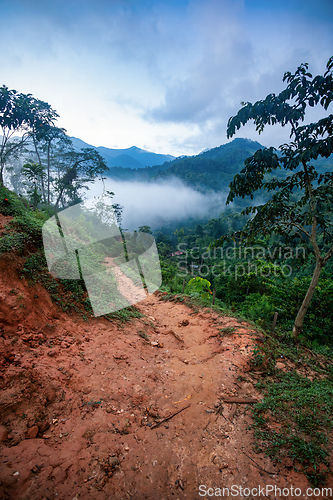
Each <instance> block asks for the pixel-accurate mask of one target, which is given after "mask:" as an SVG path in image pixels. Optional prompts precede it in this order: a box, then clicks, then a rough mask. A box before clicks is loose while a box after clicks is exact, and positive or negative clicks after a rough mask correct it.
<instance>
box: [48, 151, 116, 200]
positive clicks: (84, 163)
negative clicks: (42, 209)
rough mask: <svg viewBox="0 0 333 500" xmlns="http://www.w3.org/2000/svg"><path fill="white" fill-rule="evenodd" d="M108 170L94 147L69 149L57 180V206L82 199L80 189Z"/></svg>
mask: <svg viewBox="0 0 333 500" xmlns="http://www.w3.org/2000/svg"><path fill="white" fill-rule="evenodd" d="M107 171H108V167H107V165H106V163H105V161H104V159H103V157H102V156H101V155H100V154H99V153H98V151H96V150H95V149H93V148H83V149H81V151H80V152H77V151H72V150H71V151H69V152H68V153H66V154H65V155H64V158H63V168H62V169H59V177H58V179H57V180H56V191H57V194H58V196H57V200H56V203H55V208H56V209H58V208H59V205H60V204H62V206H65V205H66V203H67V204H68V202H70V203H75V202H78V201H80V190H81V189H82V188H84V187H86V186H85V184H86V183H87V182H94V180H95V179H96V177H98V176H101V175H102V174H103V173H105V172H107Z"/></svg>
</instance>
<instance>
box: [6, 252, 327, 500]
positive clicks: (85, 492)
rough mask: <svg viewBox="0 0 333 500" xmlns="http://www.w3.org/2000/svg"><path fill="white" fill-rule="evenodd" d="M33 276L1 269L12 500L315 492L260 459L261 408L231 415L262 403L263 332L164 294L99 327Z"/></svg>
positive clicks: (12, 264)
mask: <svg viewBox="0 0 333 500" xmlns="http://www.w3.org/2000/svg"><path fill="white" fill-rule="evenodd" d="M20 265H21V267H22V263H21V264H20V259H19V258H17V257H14V256H10V255H9V254H7V255H3V256H1V261H0V324H1V331H0V360H1V365H0V384H1V390H2V397H1V404H0V417H1V420H0V423H1V426H0V441H2V445H1V451H0V455H1V459H0V460H1V466H0V467H1V470H0V498H1V499H3V500H7V499H13V500H20V499H27V500H41V499H43V500H44V499H45V500H46V499H48V500H53V499H61V500H67V499H68V500H78V499H80V500H81V499H86V500H95V499H96V500H104V499H105V500H106V499H108V500H109V499H120V500H122V499H131V498H132V499H135V500H141V499H150V500H167V499H175V500H176V499H185V498H186V499H197V498H210V497H211V496H212V495H211V494H209V493H211V492H212V491H213V490H209V491H208V487H212V488H221V489H222V488H223V487H224V488H231V487H232V485H234V488H238V490H234V491H237V492H238V491H239V488H240V487H242V488H258V487H259V486H261V487H262V488H265V486H266V485H273V486H276V487H277V488H281V489H282V488H290V487H291V486H293V487H294V488H301V489H302V492H303V493H305V491H306V488H307V487H309V486H310V485H309V484H308V481H307V479H306V478H305V477H304V476H303V475H302V474H297V473H295V472H294V471H293V470H291V467H286V466H284V465H283V464H278V465H277V464H273V463H272V462H271V461H270V460H269V459H268V458H265V457H264V456H263V455H262V454H255V453H254V452H253V449H252V444H253V437H252V432H251V430H249V429H248V427H249V425H250V424H251V417H250V413H249V411H248V410H249V406H250V404H244V403H232V402H230V403H226V402H224V398H227V397H235V396H237V397H239V398H243V399H246V400H251V399H255V400H260V398H261V395H260V393H259V392H258V391H257V390H256V389H255V387H254V384H255V383H256V378H255V376H254V375H253V374H250V373H249V367H250V358H251V353H252V350H253V347H254V345H255V337H256V334H255V332H254V331H253V329H252V327H251V326H249V325H247V324H245V323H240V322H239V321H238V320H236V319H234V318H230V317H222V316H219V315H218V314H217V313H216V312H214V311H211V310H209V309H207V310H204V311H196V312H194V311H193V310H192V309H190V308H189V307H187V306H186V305H184V304H182V303H176V302H166V301H164V300H163V296H162V295H161V294H159V293H156V294H154V295H152V296H149V297H148V298H147V299H145V300H144V301H142V302H141V303H140V304H139V305H138V308H139V309H140V311H141V312H142V313H143V314H144V316H143V317H142V318H139V319H134V320H132V321H131V322H129V323H126V324H121V323H117V322H116V321H114V322H110V321H107V320H106V319H105V318H92V319H89V321H85V320H84V319H82V318H81V317H79V316H74V315H73V316H69V315H67V314H65V313H63V312H62V311H60V310H59V309H58V307H57V306H55V305H54V304H53V303H52V302H51V300H50V297H49V295H48V293H47V292H46V291H45V290H44V289H43V288H42V287H41V286H35V287H29V286H28V283H27V282H26V280H25V279H20V272H19V267H20ZM227 327H231V328H230V330H229V333H228V334H226V335H224V336H223V337H221V335H220V330H221V329H226V328H227ZM226 331H227V330H224V332H226ZM144 337H146V338H144ZM240 376H241V378H240ZM179 410H182V411H179ZM178 411H179V412H178ZM177 412H178V413H177ZM169 417H171V418H169ZM163 419H165V420H163ZM200 485H205V487H206V489H205V488H204V487H203V486H201V490H199V487H200ZM285 491H286V490H285ZM205 492H208V493H207V494H206V495H205V494H204V493H205ZM199 493H201V494H199ZM246 493H247V491H246ZM233 496H234V497H236V498H237V497H238V498H242V497H244V498H272V499H274V498H296V497H294V496H290V495H281V496H277V495H274V493H273V494H269V495H268V496H266V497H263V496H262V495H254V496H252V495H249V494H247V495H244V496H242V495H235V494H234V495H233ZM303 498H311V497H310V496H309V497H308V496H306V495H305V496H303ZM316 498H322V497H321V496H317V497H316ZM324 498H325V497H324Z"/></svg>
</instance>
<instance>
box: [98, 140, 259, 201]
mask: <svg viewBox="0 0 333 500" xmlns="http://www.w3.org/2000/svg"><path fill="white" fill-rule="evenodd" d="M260 148H263V146H262V145H261V144H259V142H255V141H251V140H249V139H234V140H233V141H232V142H228V143H227V144H223V145H222V146H219V147H217V148H213V149H209V150H205V151H203V152H202V153H200V154H198V155H195V156H183V157H179V158H175V159H174V160H172V161H168V162H165V163H163V164H162V165H155V166H153V167H149V168H144V169H140V170H139V169H135V170H130V169H128V168H127V169H122V168H110V171H109V174H108V175H109V176H110V177H113V178H117V179H122V180H141V181H149V180H159V179H167V178H171V177H178V178H179V179H181V180H182V181H183V182H184V183H185V184H187V185H189V186H191V187H193V188H194V189H196V190H198V191H202V192H205V191H209V190H213V191H224V190H226V189H228V185H229V184H230V182H231V181H232V179H233V178H234V176H235V174H237V173H239V172H240V171H241V170H242V168H243V167H244V160H246V158H248V157H249V156H252V155H253V153H255V152H256V151H257V150H258V149H260Z"/></svg>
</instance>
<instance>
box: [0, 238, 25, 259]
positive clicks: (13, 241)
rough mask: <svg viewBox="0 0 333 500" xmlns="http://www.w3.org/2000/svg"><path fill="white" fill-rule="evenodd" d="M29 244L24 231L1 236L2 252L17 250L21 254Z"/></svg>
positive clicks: (0, 248) (0, 246)
mask: <svg viewBox="0 0 333 500" xmlns="http://www.w3.org/2000/svg"><path fill="white" fill-rule="evenodd" d="M26 244H27V235H26V234H24V233H10V234H6V235H5V236H3V237H2V238H0V253H6V252H12V251H16V252H17V253H19V254H21V253H23V251H24V248H25V246H26Z"/></svg>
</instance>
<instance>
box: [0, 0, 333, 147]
mask: <svg viewBox="0 0 333 500" xmlns="http://www.w3.org/2000/svg"><path fill="white" fill-rule="evenodd" d="M0 27H1V49H0V75H1V80H0V85H7V86H8V87H9V88H14V89H16V90H18V91H19V92H24V93H31V94H33V95H34V96H35V97H37V98H39V99H42V100H45V101H47V102H48V103H49V104H51V106H52V107H53V108H54V109H56V110H57V112H58V113H59V115H60V119H59V122H58V125H59V126H63V127H65V128H66V129H67V131H68V134H69V135H70V136H75V137H79V138H80V139H82V140H84V141H85V142H88V143H89V144H92V145H94V146H106V147H111V148H127V147H131V146H133V145H135V146H138V147H140V148H143V149H148V150H150V151H154V152H156V153H169V154H173V155H175V156H178V155H181V154H188V155H191V154H197V153H199V152H200V151H202V150H203V149H205V148H212V147H216V146H219V145H220V144H224V143H225V142H227V138H226V123H227V120H228V118H229V117H230V116H232V115H234V114H235V113H236V112H237V110H238V109H239V107H240V103H241V101H255V100H257V99H261V98H264V97H265V96H266V95H267V94H268V93H270V92H279V91H280V90H281V89H282V88H283V87H282V86H283V83H282V76H283V73H284V71H287V70H290V71H293V70H295V69H296V68H297V66H298V65H299V64H300V63H302V62H309V64H310V70H311V72H312V73H313V74H320V73H321V74H322V73H323V72H324V71H325V65H326V62H327V60H328V59H329V57H330V56H331V55H333V2H332V0H316V2H314V1H313V0H178V1H176V0H76V1H75V0H53V1H45V0H10V1H8V0H6V1H4V0H0ZM237 136H238V137H249V138H251V139H254V140H257V139H259V141H260V142H261V143H263V144H264V145H272V144H273V145H276V146H277V145H279V144H280V143H281V142H284V140H285V139H286V138H287V135H286V131H285V130H283V129H282V130H280V129H277V128H273V129H270V130H268V131H267V132H265V133H264V134H263V135H262V136H261V137H260V138H258V135H257V134H256V132H255V131H254V129H253V127H252V126H246V127H245V128H244V129H243V130H241V131H240V132H239V133H238V135H237Z"/></svg>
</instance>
